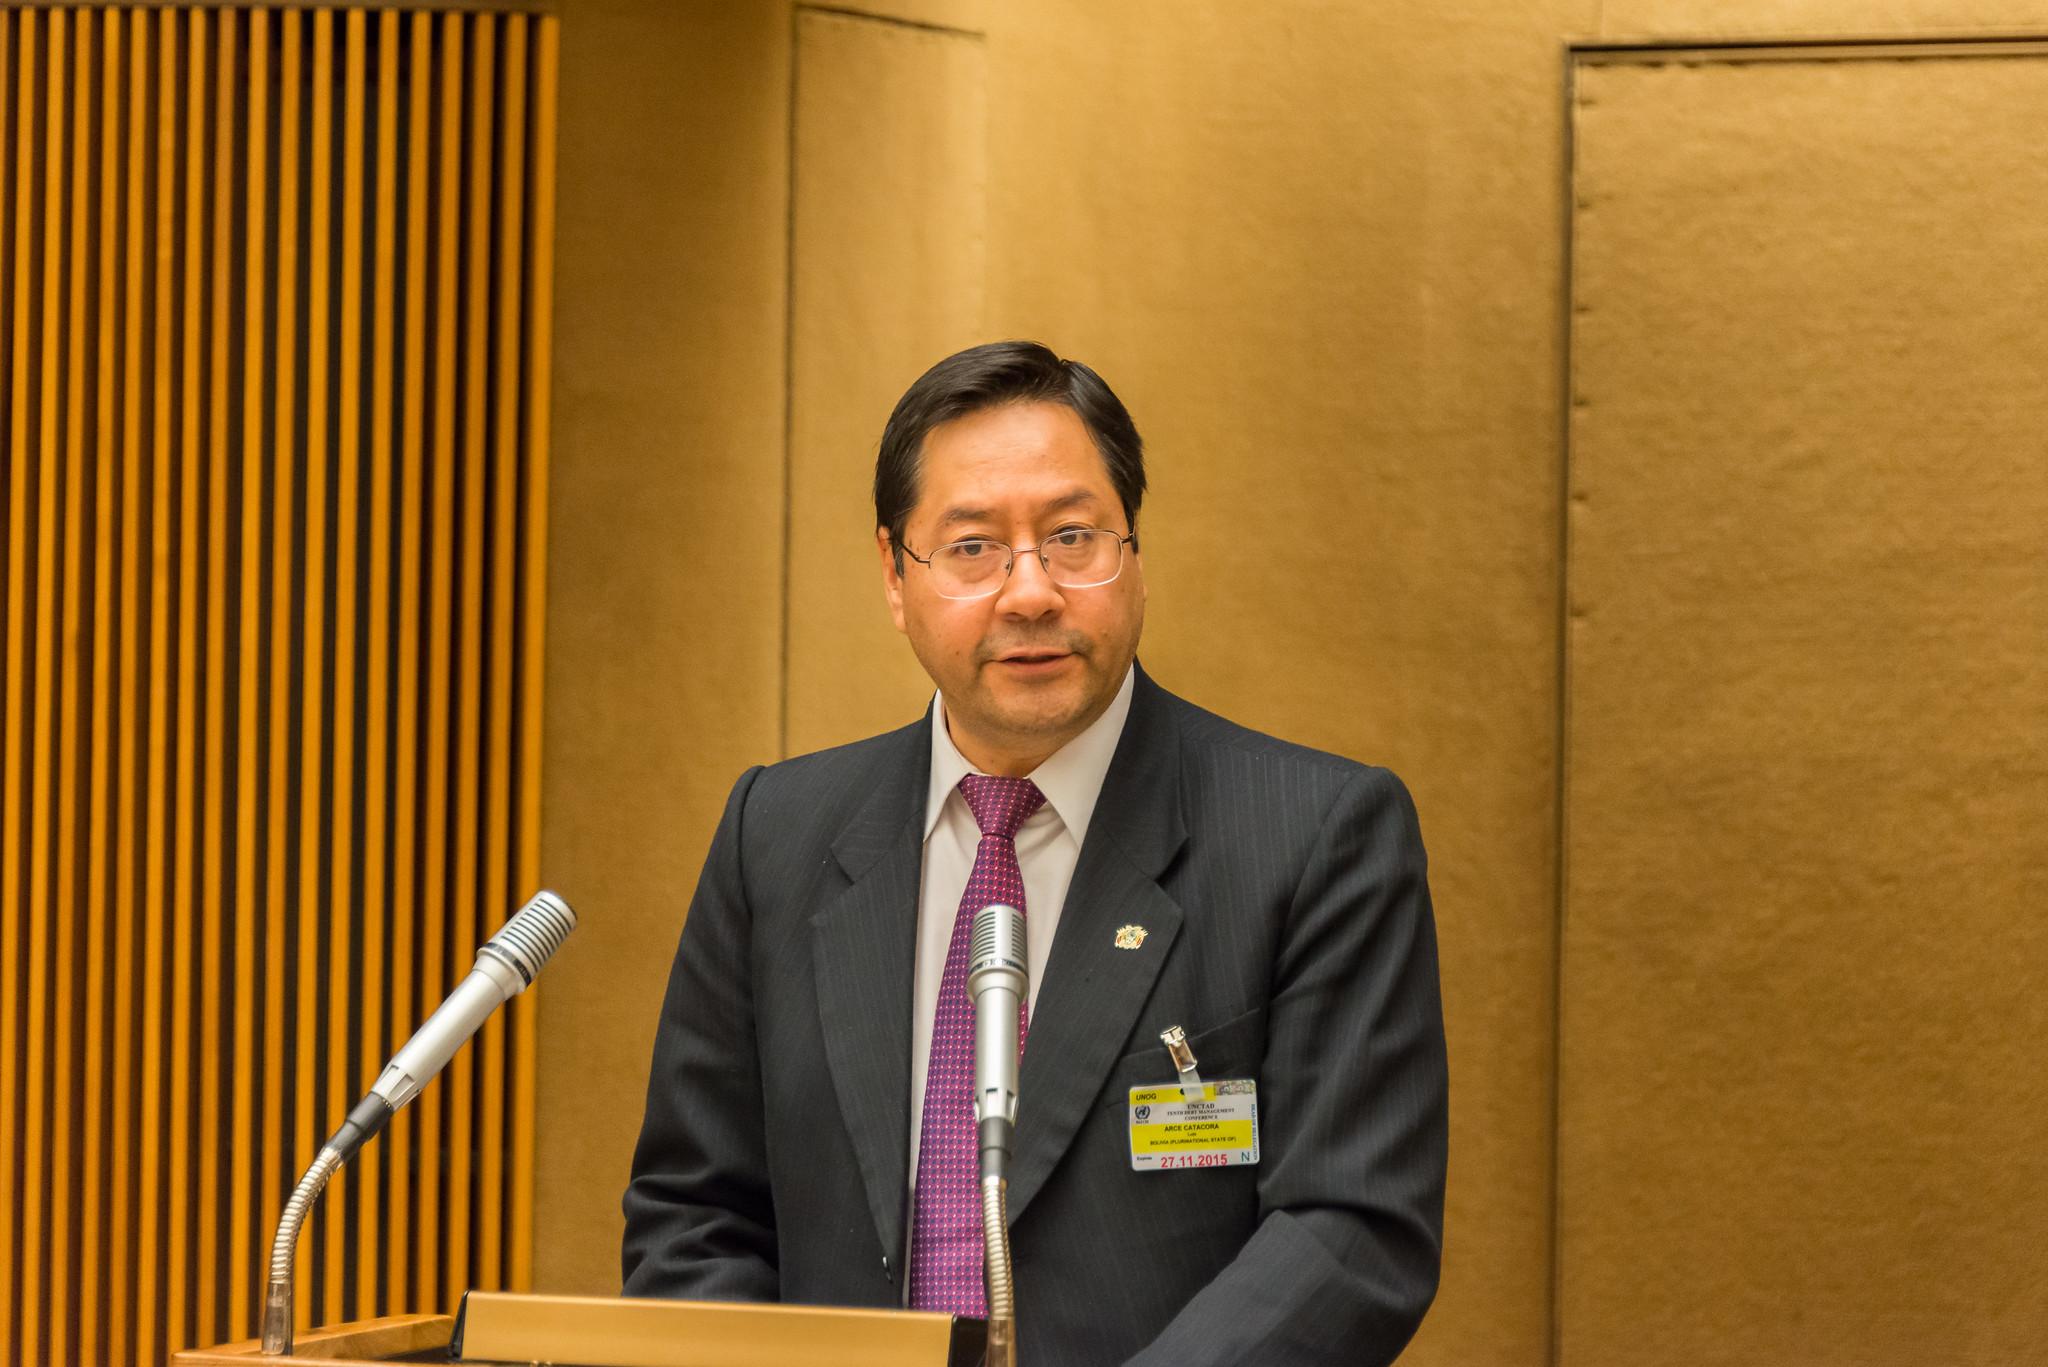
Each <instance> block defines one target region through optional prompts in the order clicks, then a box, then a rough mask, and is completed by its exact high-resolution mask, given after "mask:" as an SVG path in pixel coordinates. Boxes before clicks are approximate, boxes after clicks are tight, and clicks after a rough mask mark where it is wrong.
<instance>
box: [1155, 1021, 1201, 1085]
mask: <svg viewBox="0 0 2048 1367" xmlns="http://www.w3.org/2000/svg"><path fill="white" fill-rule="evenodd" d="M1159 1042H1160V1043H1162V1044H1164V1045H1165V1046H1166V1054H1167V1057H1168V1058H1171V1059H1172V1060H1173V1070H1174V1071H1175V1072H1177V1073H1179V1074H1180V1088H1181V1095H1182V1096H1183V1097H1185V1098H1187V1099H1188V1100H1190V1101H1198V1100H1200V1099H1201V1096H1202V1075H1201V1074H1200V1073H1198V1072H1196V1071H1195V1051H1194V1050H1192V1049H1190V1048H1188V1032H1187V1031H1185V1030H1183V1029H1181V1028H1180V1027H1179V1026H1178V1025H1169V1026H1167V1027H1166V1028H1165V1029H1164V1030H1161V1031H1160V1032H1159Z"/></svg>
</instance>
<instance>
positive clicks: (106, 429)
mask: <svg viewBox="0 0 2048 1367" xmlns="http://www.w3.org/2000/svg"><path fill="white" fill-rule="evenodd" d="M0 27H4V25H0ZM100 51H101V65H100V78H99V80H100V92H99V93H100V118H99V139H98V152H99V197H100V203H99V234H98V237H99V260H98V267H97V269H98V282H97V283H98V289H99V310H98V323H97V327H96V329H95V342H96V348H95V369H96V374H95V377H94V390H93V409H94V429H93V450H94V465H93V541H92V545H93V576H92V582H93V608H92V660H93V668H92V701H91V705H90V709H89V719H88V721H87V729H88V731H89V732H90V733H91V756H90V759H89V761H88V764H87V768H86V774H87V780H86V786H87V795H86V847H87V848H86V887H85V905H86V920H85V925H86V929H85V943H86V946H87V950H86V979H85V999H86V1015H85V1022H86V1035H85V1126H84V1129H85V1134H84V1140H83V1143H82V1145H81V1154H82V1158H83V1161H82V1167H83V1183H82V1187H81V1190H80V1194H79V1243H78V1277H79V1280H78V1303H79V1307H80V1316H79V1326H78V1357H79V1360H80V1361H82V1362H100V1361H104V1360H105V1357H104V1356H103V1354H102V1349H101V1344H102V1340H103V1335H102V1334H101V1330H100V1326H101V1323H102V1321H103V1320H104V1319H105V1318H106V1316H107V1314H108V1312H109V1309H110V1306H109V1304H108V1298H107V1297H106V1295H105V1294H104V1292H105V1279H106V1272H105V1270H104V1268H103V1262H104V1261H105V1260H106V1259H107V1258H109V1257H111V1256H118V1254H119V1249H118V1246H117V1245H115V1244H114V1243H112V1242H111V1241H103V1240H102V1239H101V1235H100V1228H101V1221H102V1219H103V1217H104V1214H105V1211H106V1206H105V1191H106V1186H107V1181H106V1178H107V1175H108V1173H107V1169H108V1167H109V1165H110V1163H111V1162H113V1161H115V1160H114V1158H113V1155H112V1153H111V1152H110V1150H111V1148H112V1147H113V1146H111V1145H109V1144H108V1142H107V1137H108V1134H109V1131H108V1129H107V1111H108V1106H107V1094H108V1091H109V1089H110V1087H111V1086H115V1085H119V1084H120V1082H121V1078H120V1076H119V1075H118V1074H116V1073H111V1072H110V1070H109V1069H108V1066H107V1063H108V1058H107V1055H108V1047H107V1046H108V1040H107V1033H108V1032H107V1022H108V1019H109V1017H110V1015H111V1014H112V1013H111V1011H110V1009H109V1007H110V1002H109V1000H108V983H109V974H110V972H111V969H112V957H113V956H112V955H111V954H110V953H108V949H109V946H108V943H107V941H108V933H107V932H108V926H109V916H108V910H109V900H110V899H109V890H108V886H107V885H108V879H109V876H110V873H111V869H110V862H111V861H110V857H109V856H110V854H111V852H112V850H113V840H112V838H111V837H112V833H113V831H114V830H115V829H116V826H117V820H116V817H115V813H114V803H115V802H116V801H117V798H116V796H115V790H114V787H113V782H112V778H113V776H112V773H111V767H112V763H113V735H112V732H113V728H114V726H115V725H116V712H115V709H114V691H113V686H112V685H113V676H114V637H113V628H114V620H113V619H114V583H115V578H114V574H115V569H114V567H115V561H114V552H115V546H116V542H115V539H114V528H115V525H116V521H115V505H116V500H117V497H118V495H117V486H116V484H115V481H114V472H115V470H116V469H117V468H119V463H120V455H121V452H120V448H119V447H117V446H116V445H115V431H116V392H115V376H116V373H117V372H116V371H115V355H116V352H115V342H116V338H117V336H118V333H117V332H116V330H115V326H114V319H115V302H116V300H117V299H118V298H119V297H120V292H119V290H118V289H117V286H118V284H119V282H120V278H121V277H120V274H119V264H118V263H119V259H120V258H119V254H118V253H119V248H120V241H121V238H120V205H121V198H120V194H121V158H120V147H121V129H120V121H121V81H122V75H123V72H124V68H123V66H122V58H121V17H120V14H119V12H118V11H114V10H107V11H104V12H103V14H102V32H101V39H100ZM122 1139H123V1146H124V1147H125V1142H126V1139H127V1136H125V1135H123V1136H122ZM114 1313H116V1314H118V1313H121V1312H120V1311H118V1310H116V1311H114Z"/></svg>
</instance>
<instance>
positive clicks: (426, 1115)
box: [413, 14, 463, 1310]
mask: <svg viewBox="0 0 2048 1367" xmlns="http://www.w3.org/2000/svg"><path fill="white" fill-rule="evenodd" d="M462 69H463V19H462V16H461V15H459V14H444V15H442V16H441V119H440V130H439V144H440V147H439V151H440V166H441V175H440V191H439V197H438V198H437V199H436V201H435V217H436V221H437V226H438V232H437V234H436V236H437V239H438V240H437V242H436V246H435V259H434V315H433V317H434V395H433V397H434V431H433V444H432V447H431V448H430V449H431V452H432V455H431V457H430V458H431V460H432V463H433V470H434V481H433V521H432V523H431V526H430V530H429V532H428V539H429V544H430V545H431V546H432V547H433V550H432V559H431V561H430V562H429V573H428V595H429V597H428V611H427V676H426V693H427V703H426V707H427V726H426V732H427V735H426V756H427V763H426V776H425V791H424V792H423V793H422V795H421V810H422V813H423V814H424V816H425V817H426V822H425V825H426V839H425V841H424V842H423V848H422V850H421V857H420V869H421V871H422V872H421V888H422V893H421V906H422V913H423V914H422V916H421V924H420V940H419V943H420V968H419V982H420V986H421V990H422V993H423V995H424V996H425V997H426V998H427V999H431V998H432V997H433V996H435V995H436V994H438V993H440V992H441V991H443V990H444V986H445V984H444V982H443V979H444V976H445V975H444V973H443V963H444V959H445V954H444V940H443V932H444V930H445V928H446V925H447V904H448V879H447V876H446V872H445V871H446V869H447V867H448V856H449V850H448V806H449V801H450V793H449V789H448V707H449V697H448V693H449V687H448V679H449V674H450V667H449V642H450V636H451V634H452V631H451V619H452V615H453V611H452V600H453V577H454V576H453V568H454V567H453V564H452V562H451V558H450V556H449V554H448V548H449V547H450V545H451V544H452V543H453V540H454V530H455V386H454V384H453V383H452V376H453V375H454V373H455V342H456V336H457V334H456V326H457V323H456V314H455V301H456V280H457V275H456V272H457V270H458V267H459V264H460V257H461V253H460V245H461V240H462V239H461V236H460V231H461V217H460V215H459V213H458V212H457V208H458V206H459V205H460V204H461V202H462V199H461V196H462V161H461V156H460V152H461V147H462ZM444 1095H445V1083H444V1084H443V1085H442V1086H429V1087H428V1088H427V1089H426V1090H425V1091H424V1092H422V1093H421V1094H420V1098H419V1100H418V1101H417V1102H416V1103H415V1105H417V1106H418V1108H419V1113H420V1120H419V1124H420V1128H419V1134H420V1147H421V1153H420V1156H419V1157H420V1165H419V1166H420V1188H419V1200H418V1204H417V1205H416V1206H415V1207H414V1209H415V1210H416V1211H417V1213H418V1215H419V1229H418V1233H417V1236H416V1238H415V1240H414V1243H413V1247H414V1248H415V1249H417V1250H419V1257H418V1259H417V1262H418V1269H417V1290H416V1292H415V1299H414V1302H413V1304H414V1305H415V1306H416V1307H417V1308H419V1309H422V1310H424V1309H428V1308H438V1307H440V1306H442V1305H443V1304H445V1303H446V1302H445V1301H444V1300H443V1298H442V1290H443V1287H442V1283H441V1280H440V1268H441V1260H440V1259H439V1258H438V1257H436V1256H435V1250H437V1249H439V1248H440V1247H441V1246H442V1239H443V1234H442V1230H443V1228H444V1221H443V1218H442V1217H443V1214H444V1212H443V1209H442V1199H441V1184H442V1182H443V1181H445V1180H446V1173H445V1171H444V1166H445V1164H444V1158H443V1155H444V1152H445V1151H444V1150H443V1149H442V1148H440V1147H438V1142H439V1140H440V1136H441V1113H442V1110H443V1106H442V1098H443V1096H444ZM450 1218H451V1219H452V1213H451V1215H450ZM457 1290H459V1286H458V1285H456V1284H450V1285H449V1286H448V1287H447V1291H448V1293H449V1298H450V1299H452V1297H453V1294H454V1293H455V1292H456V1291H457Z"/></svg>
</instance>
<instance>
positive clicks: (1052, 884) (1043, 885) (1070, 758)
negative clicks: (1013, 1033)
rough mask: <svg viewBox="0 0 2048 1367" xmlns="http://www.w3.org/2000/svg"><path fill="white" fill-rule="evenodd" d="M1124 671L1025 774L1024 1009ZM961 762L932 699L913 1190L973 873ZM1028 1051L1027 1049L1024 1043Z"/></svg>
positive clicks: (1123, 708) (1089, 807)
mask: <svg viewBox="0 0 2048 1367" xmlns="http://www.w3.org/2000/svg"><path fill="white" fill-rule="evenodd" d="M1135 677H1136V671H1135V670H1132V671H1130V672H1127V673H1126V674H1125V675H1124V682H1123V687H1121V688H1119V689H1118V690H1117V694H1116V697H1115V698H1113V699H1111V700H1110V704H1109V706H1108V707H1107V708H1105V709H1103V713H1102V715H1101V716H1099V717H1097V718H1096V719H1095V720H1094V721H1093V722H1092V723H1090V725H1089V727H1088V729H1087V730H1086V731H1083V732H1082V733H1081V734H1080V735H1078V736H1076V737H1074V738H1073V739H1072V740H1070V741H1068V742H1067V743H1066V744H1065V745H1063V746H1061V747H1060V748H1059V750H1058V751H1056V752H1055V753H1054V754H1053V755H1052V757H1051V758H1049V759H1047V760H1046V761H1045V762H1044V763H1043V764H1041V765H1039V766H1038V768H1036V769H1034V770H1033V771H1032V772H1031V774H1030V778H1031V781H1032V782H1033V783H1035V784H1037V785H1038V791H1039V792H1041V793H1044V794H1045V805H1044V806H1042V807H1040V808H1039V809H1038V810H1037V811H1035V812H1033V813H1032V814H1031V815H1030V817H1029V818H1027V819H1026V820H1025V822H1024V824H1023V825H1022V826H1021V827H1019V828H1018V831H1017V838H1016V845H1017V864H1018V867H1019V868H1020V869H1022V871H1023V874H1024V942H1025V956H1024V957H1025V962H1026V964H1027V965H1028V966H1029V968H1030V970H1031V985H1030V998H1029V1000H1030V1004H1031V1006H1032V1008H1033V1009H1036V1007H1037V1005H1038V984H1039V982H1040V981H1041V980H1042V979H1043V978H1044V977H1045V961H1046V959H1047V957H1048V956H1050V955H1051V953H1052V937H1053V932H1054V931H1055V930H1057V929H1058V928H1059V923H1060V908H1061V906H1062V905H1064V904H1065V902H1066V900H1067V884H1069V883H1070V882H1072V881H1073V878H1074V865H1075V864H1076V863H1077V862H1079V860H1080V858H1081V842H1082V841H1083V840H1084V839H1086V838H1087V835H1088V821H1089V818H1091V817H1093V816H1094V815H1095V800H1096V799H1097V798H1098V797H1100V796H1101V795H1102V780H1103V777H1104V776H1105V775H1107V774H1108V773H1109V761H1110V759H1111V758H1112V757H1113V756H1114V755H1115V754H1116V744H1117V741H1118V740H1120V739H1121V738H1122V737H1123V733H1124V719H1125V718H1126V717H1128V716H1129V715H1130V712H1131V687H1132V681H1133V679H1134V678H1135ZM979 772H981V771H980V770H978V769H976V768H975V767H974V766H973V765H971V764H969V763H968V762H967V759H966V757H965V756H963V755H962V754H961V753H960V751H959V749H958V747H956V746H955V745H954V744H953V737H952V736H951V735H950V734H949V733H948V732H947V730H946V704H945V699H944V698H943V697H941V696H938V695H934V696H933V698H932V775H931V788H930V790H929V793H928V794H927V796H926V798H925V808H924V864H923V872H922V876H921V878H920V881H919V883H918V899H917V972H916V976H915V978H914V982H915V984H916V989H915V990H916V995H915V997H914V998H913V1000H912V1014H911V1018H910V1021H911V1030H910V1186H911V1189H912V1190H915V1189H916V1186H917V1150H918V1141H919V1139H920V1138H921V1137H922V1131H923V1129H924V1084H925V1073H926V1071H927V1069H928V1068H929V1067H930V1064H931V1054H932V1020H933V1018H934V1017H935V1016H936V1015H937V1013H938V1007H939V980H940V979H941V978H943V977H944V976H945V972H946V950H947V948H948V946H949V945H950V944H951V943H952V939H953V920H954V918H955V917H956V916H957V915H958V914H959V912H960V897H961V894H963V893H964V892H966V891H967V878H968V875H969V874H971V873H973V872H974V853H975V850H976V849H978V848H979V847H980V845H981V828H980V827H979V826H977V825H975V824H974V813H973V812H971V811H969V810H968V808H967V798H966V797H965V796H964V795H963V794H962V793H961V792H960V780H961V779H963V778H965V777H966V776H967V775H969V774H974V773H979ZM1025 1048H1026V1049H1027V1051H1028V1050H1029V1048H1030V1043H1029V1041H1028V1040H1027V1041H1026V1044H1025Z"/></svg>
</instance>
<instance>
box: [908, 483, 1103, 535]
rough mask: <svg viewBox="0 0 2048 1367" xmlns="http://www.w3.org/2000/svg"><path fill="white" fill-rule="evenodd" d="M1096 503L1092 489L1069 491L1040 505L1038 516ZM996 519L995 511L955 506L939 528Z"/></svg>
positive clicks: (940, 517)
mask: <svg viewBox="0 0 2048 1367" xmlns="http://www.w3.org/2000/svg"><path fill="white" fill-rule="evenodd" d="M1096 501H1097V499H1096V495H1095V491H1094V490H1092V489H1083V488H1074V489H1069V490H1068V491H1067V492H1066V493H1064V494H1061V495H1060V496H1059V497H1058V498H1054V499H1048V500H1046V502H1044V503H1043V504H1041V505H1039V509H1038V515H1039V516H1040V517H1044V516H1046V515H1047V514H1050V513H1063V512H1065V511H1066V510H1067V509H1069V508H1073V507H1077V506H1079V505H1081V504H1083V503H1094V502H1096ZM994 517H995V511H994V510H993V509H990V508H976V507H969V506H968V505H966V504H955V505H954V506H952V507H950V508H948V509H946V511H945V512H943V513H941V514H940V515H939V526H940V528H942V529H943V528H946V527H953V526H957V525H959V524H960V523H962V522H987V521H990V520H991V519H993V518H994Z"/></svg>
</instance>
